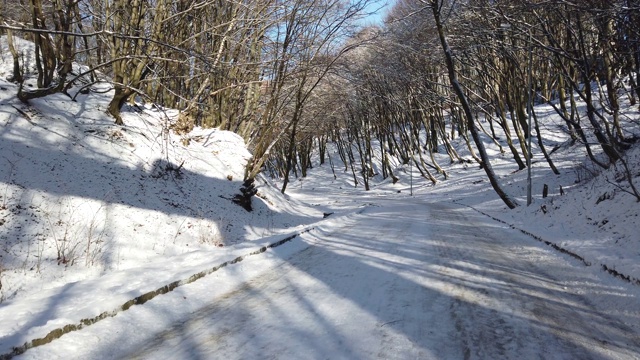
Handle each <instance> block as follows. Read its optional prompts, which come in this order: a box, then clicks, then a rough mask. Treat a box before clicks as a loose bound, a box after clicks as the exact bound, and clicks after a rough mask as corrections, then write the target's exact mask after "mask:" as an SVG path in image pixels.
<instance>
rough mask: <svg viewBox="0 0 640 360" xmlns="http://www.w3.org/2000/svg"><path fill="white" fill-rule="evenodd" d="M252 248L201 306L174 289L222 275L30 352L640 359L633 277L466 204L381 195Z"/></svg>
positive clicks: (196, 295)
mask: <svg viewBox="0 0 640 360" xmlns="http://www.w3.org/2000/svg"><path fill="white" fill-rule="evenodd" d="M281 248H282V249H281ZM287 248H288V249H289V251H285V250H286V249H287ZM292 249H294V250H295V251H292ZM252 258H254V257H252ZM252 258H247V259H246V260H245V261H243V262H242V263H240V264H242V265H241V266H242V267H243V268H242V269H244V270H242V271H245V270H247V271H248V270H249V269H253V270H251V271H249V272H251V273H252V274H255V275H252V276H250V277H247V279H248V280H247V281H244V282H243V283H242V284H241V285H238V286H236V287H234V288H233V289H232V290H230V291H227V292H226V293H224V294H222V295H221V296H216V297H210V298H209V304H206V305H203V306H201V307H200V308H198V309H193V310H189V311H187V312H186V313H185V312H184V310H179V309H177V308H176V306H175V304H176V301H178V300H170V299H171V297H174V298H176V299H178V298H179V299H182V298H185V299H186V300H183V301H189V298H193V299H194V300H193V301H199V300H196V299H201V298H202V296H205V297H206V293H207V290H206V289H207V287H208V288H209V289H211V288H213V287H215V286H216V278H215V277H207V278H205V279H203V280H202V281H198V282H197V283H194V284H191V285H189V286H196V284H198V285H197V286H198V287H199V288H198V289H195V288H194V289H191V290H190V289H189V286H187V287H185V288H186V289H182V288H181V289H180V290H179V291H175V292H173V293H171V294H168V295H165V296H162V297H160V298H165V299H164V300H163V299H160V298H159V299H154V300H152V301H150V302H149V303H147V304H145V305H143V306H140V307H134V308H139V309H134V308H132V309H131V310H130V311H128V312H126V313H123V314H120V315H118V316H116V317H115V318H113V319H107V320H105V321H103V322H100V323H98V324H96V325H94V326H91V327H89V328H86V329H83V330H81V331H78V332H75V333H71V334H67V335H65V336H63V337H62V338H61V339H59V340H56V341H54V342H52V343H51V344H48V345H46V346H42V347H39V348H35V349H32V350H29V351H27V352H26V353H25V354H24V355H23V356H24V357H25V358H38V357H41V356H45V355H46V357H47V358H51V357H58V356H59V357H64V358H66V359H68V358H73V357H77V358H88V357H91V358H148V359H269V358H274V359H275V358H277V359H375V358H381V359H536V358H539V359H634V358H640V337H639V336H638V325H639V319H638V314H640V305H639V304H638V303H637V300H636V299H637V298H635V297H633V296H631V294H630V293H629V292H635V289H634V288H633V287H632V286H630V285H626V284H624V283H622V282H621V281H618V280H615V279H611V278H608V277H607V275H605V274H604V273H602V272H600V271H598V270H597V269H592V268H589V267H585V266H584V265H582V264H581V263H579V262H578V261H575V260H573V259H571V258H568V257H566V256H564V255H560V254H558V253H557V252H554V251H552V250H549V249H547V248H546V247H545V246H543V245H540V244H539V243H537V242H535V241H534V240H532V239H531V238H527V237H526V236H525V235H522V234H521V233H519V232H517V231H514V230H511V229H509V228H507V227H505V226H503V225H501V224H497V223H495V222H492V221H490V220H489V219H487V218H485V217H483V216H482V215H479V214H476V213H474V212H473V211H472V210H470V209H468V208H463V207H458V206H454V205H449V204H447V205H444V204H425V203H418V202H413V203H407V202H405V203H401V202H399V201H394V202H391V201H389V202H386V201H381V202H380V204H378V205H374V206H370V207H368V208H367V209H365V211H363V212H362V213H361V214H359V215H351V216H344V217H337V218H336V219H333V220H331V219H330V220H329V221H327V222H326V223H325V224H324V225H321V226H319V227H318V228H317V229H316V230H314V231H312V232H310V233H307V234H304V235H303V236H302V237H300V238H296V239H294V240H293V241H292V242H290V243H288V244H285V245H283V246H281V247H280V248H276V249H275V250H269V251H267V252H266V253H265V254H263V255H259V256H255V258H256V259H252ZM258 258H262V259H258ZM265 259H269V261H266V260H265ZM256 267H259V268H260V270H259V271H256V269H255V268H256ZM234 271H241V270H238V269H236V270H234ZM231 275H232V274H229V275H228V276H231ZM218 276H222V275H218ZM225 276H226V275H225ZM189 291H191V292H192V293H189ZM203 294H204V295H203ZM163 301H164V303H163ZM172 304H174V305H172ZM142 308H145V309H142ZM180 311H183V313H182V315H179V314H172V312H180ZM136 312H138V313H140V312H145V314H146V315H139V314H138V315H136ZM136 316H138V318H139V319H149V318H150V317H152V316H156V317H157V318H159V319H164V321H165V325H163V326H162V327H159V326H158V325H157V322H154V321H139V320H135V318H136ZM127 318H128V320H127ZM167 319H169V320H167ZM74 344H75V345H74Z"/></svg>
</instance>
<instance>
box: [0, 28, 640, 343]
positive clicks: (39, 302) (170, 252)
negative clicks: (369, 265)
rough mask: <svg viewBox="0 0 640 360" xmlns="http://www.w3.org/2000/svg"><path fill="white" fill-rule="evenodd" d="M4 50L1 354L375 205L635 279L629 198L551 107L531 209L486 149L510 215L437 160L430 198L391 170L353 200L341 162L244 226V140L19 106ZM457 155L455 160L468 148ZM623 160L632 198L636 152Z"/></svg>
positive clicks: (146, 109)
mask: <svg viewBox="0 0 640 360" xmlns="http://www.w3.org/2000/svg"><path fill="white" fill-rule="evenodd" d="M16 42H17V44H16V45H17V46H18V48H19V49H21V50H22V51H25V53H29V52H32V51H33V50H32V48H31V46H32V45H31V44H30V43H28V42H25V41H20V40H19V39H16ZM0 46H1V47H2V57H1V58H0V283H1V284H2V287H1V288H0V319H3V321H2V322H1V323H2V325H0V354H4V353H6V352H7V351H9V350H10V349H11V347H13V346H18V345H22V344H24V343H25V342H26V341H29V340H32V339H34V338H36V337H42V336H45V335H46V334H48V333H49V331H51V330H53V329H56V328H57V327H59V326H64V325H65V324H69V323H72V324H74V323H78V322H79V321H81V320H82V319H88V318H93V317H96V316H99V315H100V314H102V313H104V312H109V311H112V310H114V309H117V308H119V307H120V306H121V305H122V304H123V303H125V302H127V301H128V300H131V299H133V298H135V297H137V296H140V295H141V294H145V293H147V292H149V291H153V290H155V289H158V288H160V287H162V286H165V285H166V284H169V283H172V282H176V281H181V280H184V279H186V278H189V277H190V276H193V275H194V274H198V273H200V272H202V271H203V270H207V269H212V268H213V267H216V266H219V265H220V264H222V263H227V262H228V261H229V260H233V259H236V258H238V257H240V256H244V255H246V254H247V253H250V252H254V251H255V250H256V249H260V248H262V247H263V246H265V245H266V244H269V243H271V242H273V241H279V240H281V239H283V238H286V236H288V235H290V234H295V233H297V232H299V231H303V230H304V229H305V226H309V224H312V223H314V222H317V221H321V219H322V217H323V213H325V212H347V211H354V210H355V209H358V208H359V207H360V206H362V205H363V204H364V203H369V202H372V201H374V200H375V199H376V198H384V197H393V198H402V197H408V196H414V197H419V198H422V199H424V201H439V202H452V201H455V202H456V203H459V204H464V205H467V206H470V207H473V208H474V209H476V210H478V211H480V212H482V213H484V214H486V215H487V216H491V217H493V218H495V219H499V220H501V221H504V222H506V223H508V224H509V225H511V226H513V227H514V228H517V229H522V230H523V231H526V232H528V233H531V234H532V235H534V236H536V237H537V238H538V240H543V241H547V242H549V243H552V244H554V245H556V246H557V247H558V248H561V249H564V250H566V251H568V252H571V253H573V254H575V255H577V256H579V257H581V258H583V259H584V260H585V262H586V263H589V264H591V265H592V266H600V265H605V266H606V267H607V268H609V269H614V270H615V271H617V272H619V273H621V274H622V275H624V276H628V277H629V278H631V279H632V280H633V279H640V251H639V250H638V249H640V236H639V235H638V230H639V229H640V226H639V225H640V220H639V218H638V217H639V213H640V203H638V202H637V201H636V199H635V198H634V197H633V196H630V195H629V194H627V193H625V190H628V183H626V182H625V181H624V180H621V175H620V174H621V169H620V168H612V169H609V170H606V171H600V170H597V169H595V168H594V167H593V166H591V165H589V162H588V161H587V159H586V157H585V156H584V154H583V151H582V147H580V146H574V147H571V146H565V145H566V138H567V136H566V134H564V133H562V132H561V131H559V130H558V129H559V128H560V127H561V126H562V123H561V121H560V120H559V119H557V117H555V116H554V115H553V112H552V110H551V109H550V108H547V107H544V106H540V107H538V108H537V113H538V114H539V115H540V121H542V122H543V123H544V131H543V132H544V133H543V135H544V139H545V142H546V143H547V144H548V146H549V148H552V147H554V146H555V145H559V147H558V150H557V151H556V152H555V153H554V155H553V159H554V161H555V162H556V166H558V168H559V170H560V172H561V175H554V174H553V173H552V172H551V171H550V170H549V168H548V166H547V165H546V163H545V161H544V159H543V158H542V156H541V155H540V152H539V151H537V150H534V154H535V158H534V166H533V184H534V186H533V189H534V190H533V193H534V202H533V204H532V206H529V207H527V206H526V205H525V204H526V200H525V196H526V171H515V170H517V168H516V167H515V165H514V164H513V161H511V159H510V158H509V155H508V154H504V155H500V154H499V152H498V150H497V149H496V148H495V146H493V145H492V144H491V142H490V141H487V146H488V147H489V149H490V151H491V152H492V155H493V160H492V163H493V165H494V166H495V169H496V171H497V173H498V174H499V175H500V177H501V181H502V182H503V183H504V185H505V188H506V189H507V191H508V192H509V193H510V194H512V195H514V196H515V197H516V198H517V199H518V201H519V203H520V204H521V205H522V206H520V207H518V208H517V209H516V210H508V209H507V208H506V207H505V206H504V205H503V204H502V202H501V201H500V200H499V199H498V198H497V196H496V195H495V193H494V192H493V190H492V189H491V187H490V186H489V183H488V181H487V180H486V179H485V174H484V171H482V170H481V169H479V168H478V167H477V166H475V165H468V164H447V158H446V157H445V156H440V157H438V160H439V162H440V165H443V166H445V167H446V171H447V172H448V173H449V176H450V177H449V179H448V180H443V181H440V182H438V183H437V184H436V185H435V186H434V185H431V183H430V182H428V181H426V180H425V179H422V178H420V177H419V173H418V172H417V171H416V170H415V169H412V168H411V167H410V166H409V165H400V164H399V163H398V162H397V161H396V162H395V164H396V166H397V172H396V175H398V176H399V177H400V181H399V182H398V183H396V184H392V183H391V182H390V180H388V179H387V180H383V179H381V178H379V177H378V178H375V179H373V180H374V186H373V189H372V190H371V191H369V192H365V191H364V190H363V189H362V188H361V187H354V186H353V183H352V175H351V173H350V172H346V173H341V172H340V171H339V169H340V166H339V164H336V165H337V167H336V169H338V173H337V175H338V177H337V179H335V178H334V175H333V173H332V171H331V170H330V168H329V166H328V165H322V166H320V165H319V164H316V166H315V167H314V168H313V169H311V170H310V171H309V177H307V178H305V179H298V180H297V181H294V182H292V183H291V184H290V186H289V188H288V190H287V194H288V195H286V196H283V195H281V194H280V193H279V192H278V191H277V189H275V188H274V187H272V186H271V185H270V184H269V182H270V181H271V180H267V179H264V178H261V179H259V184H258V190H259V193H258V196H257V197H255V198H254V208H255V210H254V211H253V212H251V213H248V212H246V211H245V210H244V209H242V208H241V207H239V206H237V205H235V204H233V203H232V202H231V201H230V200H229V199H230V198H231V197H232V196H233V195H234V194H236V193H237V192H238V189H239V188H240V186H241V182H242V176H243V170H244V165H245V164H246V161H247V160H248V158H249V157H250V153H249V152H248V151H247V149H246V147H245V145H244V143H243V141H242V139H241V138H240V137H238V136H237V135H235V134H233V133H230V132H226V131H220V130H217V129H200V128H196V129H195V130H194V131H193V132H191V133H190V134H188V138H189V140H190V141H188V145H185V144H186V143H187V142H185V141H182V140H183V139H182V138H181V137H180V136H177V135H175V134H174V133H172V132H171V131H170V130H169V127H168V125H169V124H170V123H171V121H172V120H173V119H174V117H175V116H176V112H175V111H174V110H170V109H161V108H158V107H155V106H150V105H143V104H138V105H135V106H131V105H127V107H126V108H125V109H124V111H123V118H124V121H125V124H126V125H125V126H123V127H121V126H116V125H114V121H113V119H112V118H111V117H109V116H108V115H107V114H106V113H105V109H106V105H107V104H108V101H109V100H110V97H109V96H110V93H104V94H99V93H89V94H79V95H78V97H77V101H72V100H71V99H70V98H69V97H67V96H65V95H62V94H58V95H52V96H48V97H45V98H41V99H36V100H33V101H31V102H30V103H29V104H28V105H27V104H23V103H21V102H20V101H18V100H17V99H16V96H15V95H16V92H17V85H15V84H13V83H10V82H7V81H6V80H5V78H6V77H7V76H8V75H9V74H10V72H9V71H10V69H11V68H10V65H11V61H10V60H11V59H10V57H9V55H8V54H9V53H8V51H6V42H5V40H4V38H3V39H0ZM30 49H31V50H30ZM27 84H29V82H28V83H27ZM32 84H33V83H32ZM96 86H97V87H99V86H101V85H96ZM75 91H77V89H75ZM75 91H74V90H72V93H73V94H75ZM545 114H546V115H545ZM624 117H625V119H627V121H629V122H630V123H632V124H635V127H631V129H633V131H635V133H634V134H630V135H635V136H640V130H638V119H640V114H639V113H638V109H637V107H627V109H626V110H625V114H624ZM455 142H457V145H458V149H459V150H458V151H459V153H460V154H461V155H463V156H465V155H467V154H466V151H467V150H465V149H466V144H464V142H463V141H461V139H456V140H454V143H455ZM534 146H535V145H534ZM338 158H339V157H338V156H337V155H336V154H335V153H334V154H333V159H334V161H335V160H336V159H338ZM627 161H628V163H629V164H630V166H631V168H632V169H633V171H632V173H633V175H634V181H635V184H636V186H638V185H640V165H639V164H640V147H639V146H638V145H637V144H636V145H635V147H634V148H633V149H632V150H630V151H629V152H628V153H627ZM412 171H413V172H412ZM543 184H547V185H548V186H549V197H548V198H546V199H542V197H541V192H542V185H543ZM560 187H562V189H563V192H564V194H563V195H561V194H560ZM532 241H536V240H535V239H534V238H532ZM634 281H635V280H634Z"/></svg>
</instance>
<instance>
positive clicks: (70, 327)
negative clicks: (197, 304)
mask: <svg viewBox="0 0 640 360" xmlns="http://www.w3.org/2000/svg"><path fill="white" fill-rule="evenodd" d="M313 229H315V226H312V227H309V228H307V229H304V230H301V231H298V232H296V233H295V234H293V235H289V236H287V237H285V238H283V239H281V240H278V241H275V242H273V243H270V244H268V245H265V246H262V247H261V248H259V249H258V250H255V251H252V252H249V253H248V254H246V255H242V256H238V257H236V258H235V259H233V260H230V261H225V262H223V263H221V264H220V265H218V266H214V267H213V268H209V269H206V270H203V271H200V272H198V273H195V274H193V275H191V276H189V277H188V278H186V279H183V280H178V281H174V282H171V283H169V284H167V285H164V286H162V287H160V288H158V289H156V290H152V291H149V292H147V293H144V294H142V295H140V296H137V297H135V298H133V299H131V300H129V301H127V302H125V303H124V304H122V305H121V306H120V307H119V308H117V309H114V310H111V311H105V312H103V313H101V314H100V315H97V316H95V317H92V318H87V319H82V320H80V322H78V323H74V324H67V325H64V326H62V327H58V328H56V329H54V330H51V331H50V332H49V333H48V334H47V335H46V336H44V337H41V338H37V339H33V340H31V341H27V342H26V343H24V344H23V345H21V346H16V347H13V350H12V351H11V352H10V353H5V354H0V360H9V359H11V358H13V357H14V356H17V355H21V354H23V353H25V352H26V351H27V350H29V349H31V348H34V347H37V346H40V345H45V344H48V343H50V342H52V341H53V340H55V339H58V338H60V337H61V336H62V335H64V334H67V333H70V332H73V331H77V330H81V329H82V328H85V327H87V326H90V325H93V324H95V323H97V322H98V321H100V320H103V319H106V318H109V317H114V316H116V315H117V314H119V313H121V312H124V311H127V310H129V309H130V308H131V307H132V306H134V305H142V304H144V303H146V302H147V301H149V300H151V299H153V298H155V297H156V296H159V295H163V294H166V293H168V292H171V291H173V290H175V289H176V288H178V287H180V286H183V285H187V284H190V283H192V282H195V281H197V280H199V279H201V278H203V277H205V276H207V275H209V274H212V273H214V272H216V271H218V270H220V269H222V268H224V267H226V266H228V265H233V264H236V263H239V262H241V261H242V260H244V259H245V258H246V257H249V256H253V255H259V254H262V253H263V252H265V251H267V249H271V248H275V247H278V246H280V245H283V244H285V243H287V242H289V241H291V240H293V239H295V238H296V237H298V236H300V235H302V234H304V233H307V232H309V231H311V230H313Z"/></svg>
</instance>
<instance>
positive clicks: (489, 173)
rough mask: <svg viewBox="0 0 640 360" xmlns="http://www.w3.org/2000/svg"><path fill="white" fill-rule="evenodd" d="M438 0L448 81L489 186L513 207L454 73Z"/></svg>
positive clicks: (436, 16)
mask: <svg viewBox="0 0 640 360" xmlns="http://www.w3.org/2000/svg"><path fill="white" fill-rule="evenodd" d="M440 5H441V4H440V1H439V0H431V10H432V11H433V17H434V19H435V22H436V27H437V29H438V37H439V38H440V43H441V44H442V50H443V51H444V56H445V60H446V64H447V70H448V72H449V81H450V82H451V86H453V90H454V91H455V93H456V95H457V96H458V99H459V100H460V103H461V104H462V109H463V110H464V114H465V117H466V119H467V124H468V127H469V131H471V135H472V136H473V140H474V142H475V143H476V146H477V147H478V152H479V153H480V158H481V159H482V166H483V168H484V171H485V172H486V173H487V177H488V178H489V182H491V186H493V189H494V190H495V192H496V193H497V194H498V196H499V197H500V199H502V201H503V202H504V203H505V205H507V206H508V207H509V208H510V209H514V208H515V207H516V206H517V203H516V202H515V201H514V200H512V199H511V197H510V196H509V195H507V193H506V192H505V191H504V190H503V189H502V187H501V186H500V184H499V183H498V178H497V176H496V175H495V173H494V172H493V168H492V167H491V163H490V162H489V155H488V154H487V151H486V149H485V148H484V144H483V143H482V140H481V139H480V136H479V135H478V130H477V129H476V125H475V121H474V118H473V114H472V112H471V107H470V106H469V103H468V101H467V98H466V96H465V94H464V91H463V89H462V86H461V85H460V83H459V82H458V76H457V74H456V70H455V65H454V62H453V55H452V53H451V48H450V47H449V43H448V42H447V38H446V37H445V35H444V27H443V25H442V21H441V19H440V9H441V6H440Z"/></svg>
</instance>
